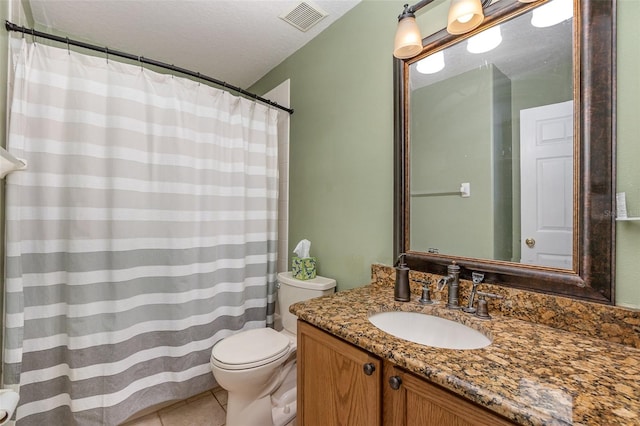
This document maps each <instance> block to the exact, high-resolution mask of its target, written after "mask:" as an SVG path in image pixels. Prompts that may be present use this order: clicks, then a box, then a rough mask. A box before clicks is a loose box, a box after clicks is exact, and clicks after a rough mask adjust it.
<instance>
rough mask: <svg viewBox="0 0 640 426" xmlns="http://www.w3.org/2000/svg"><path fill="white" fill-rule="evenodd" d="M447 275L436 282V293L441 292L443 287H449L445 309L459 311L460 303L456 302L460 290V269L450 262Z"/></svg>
mask: <svg viewBox="0 0 640 426" xmlns="http://www.w3.org/2000/svg"><path fill="white" fill-rule="evenodd" d="M447 273H448V274H449V275H447V276H446V277H444V278H441V279H440V280H439V281H438V291H442V289H443V288H444V286H445V285H446V286H449V294H448V297H447V308H449V309H460V303H459V301H458V297H459V290H460V267H459V266H458V265H456V262H455V261H454V262H451V265H449V266H447Z"/></svg>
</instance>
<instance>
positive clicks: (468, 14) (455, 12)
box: [447, 0, 484, 34]
mask: <svg viewBox="0 0 640 426" xmlns="http://www.w3.org/2000/svg"><path fill="white" fill-rule="evenodd" d="M483 20H484V13H482V4H481V3H480V0H451V6H449V18H448V19H447V31H448V32H449V34H464V33H468V32H469V31H471V30H473V29H474V28H476V27H478V25H480V24H482V21H483Z"/></svg>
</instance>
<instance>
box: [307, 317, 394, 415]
mask: <svg viewBox="0 0 640 426" xmlns="http://www.w3.org/2000/svg"><path fill="white" fill-rule="evenodd" d="M297 350H298V354H297V357H298V358H297V361H298V367H297V368H298V399H297V401H298V411H297V419H296V424H297V425H298V426H302V425H304V426H316V425H317V426H333V425H336V426H337V425H342V426H380V424H381V423H380V422H381V413H382V407H381V401H382V400H381V395H382V390H381V389H380V385H381V382H382V380H381V378H382V362H381V361H380V359H379V358H377V357H375V356H373V355H372V354H370V353H369V352H367V351H364V350H362V349H360V348H358V347H356V346H353V345H351V344H349V343H346V342H344V341H342V340H340V339H338V338H336V337H334V336H332V335H330V334H328V333H325V332H324V331H322V330H320V329H318V328H316V327H314V326H312V325H309V324H307V323H306V322H303V321H298V349H297Z"/></svg>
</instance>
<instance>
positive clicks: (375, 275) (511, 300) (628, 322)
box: [371, 264, 640, 424]
mask: <svg viewBox="0 0 640 426" xmlns="http://www.w3.org/2000/svg"><path fill="white" fill-rule="evenodd" d="M371 276H372V282H377V283H380V284H385V285H389V286H393V284H394V281H395V269H394V268H393V267H391V266H386V265H380V264H374V265H372V266H371ZM426 278H430V279H431V281H432V282H434V283H435V282H436V281H437V280H438V279H440V278H441V277H440V276H439V275H433V274H427V273H423V272H417V271H411V272H410V279H411V280H414V279H419V280H424V279H426ZM434 288H435V285H432V286H431V289H432V290H433V289H434ZM411 290H412V292H413V293H414V294H416V295H420V292H421V285H420V284H418V283H415V282H411ZM478 290H481V291H488V292H490V293H496V294H499V295H501V296H503V297H504V299H503V300H500V301H497V302H493V301H490V302H489V303H490V305H491V311H492V312H494V313H497V314H500V315H507V316H510V317H513V318H517V319H521V320H524V321H529V322H535V323H538V324H544V325H548V326H549V327H553V328H559V329H561V330H566V331H571V332H574V333H580V334H583V335H585V336H590V337H594V338H597V339H605V340H609V341H611V342H615V343H622V344H625V345H628V346H633V347H635V348H639V349H640V310H633V309H627V308H621V307H617V306H607V305H602V304H599V303H593V302H584V301H580V300H574V299H570V298H567V297H559V296H553V295H548V294H543V293H535V292H532V291H525V290H518V289H515V288H508V287H501V286H497V285H492V284H480V286H478ZM470 291H471V282H470V281H467V280H460V301H461V303H465V304H466V302H467V300H469V299H468V298H469V292H470ZM432 294H433V298H434V299H435V300H446V298H447V291H446V290H443V291H442V292H435V291H434V292H433V293H432ZM639 424H640V422H639Z"/></svg>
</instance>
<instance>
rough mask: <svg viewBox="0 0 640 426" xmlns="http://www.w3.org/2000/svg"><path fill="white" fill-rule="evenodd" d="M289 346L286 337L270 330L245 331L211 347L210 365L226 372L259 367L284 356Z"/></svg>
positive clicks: (288, 350) (289, 342)
mask: <svg viewBox="0 0 640 426" xmlns="http://www.w3.org/2000/svg"><path fill="white" fill-rule="evenodd" d="M290 344H291V340H290V339H289V338H288V337H287V336H285V335H283V334H282V333H279V332H277V331H275V330H274V329H272V328H258V329H253V330H246V331H242V332H240V333H237V334H234V335H233V336H229V337H226V338H224V339H222V340H220V341H219V342H217V343H216V344H215V345H213V349H212V350H211V363H212V364H214V365H216V366H217V367H219V368H223V369H226V370H246V369H249V368H255V367H260V366H261V365H265V364H269V363H271V362H273V361H276V360H277V359H279V358H282V357H283V356H286V355H287V354H288V353H289V352H290Z"/></svg>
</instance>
